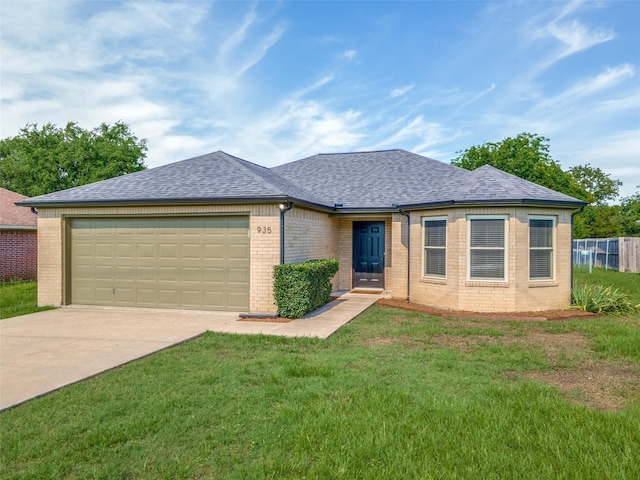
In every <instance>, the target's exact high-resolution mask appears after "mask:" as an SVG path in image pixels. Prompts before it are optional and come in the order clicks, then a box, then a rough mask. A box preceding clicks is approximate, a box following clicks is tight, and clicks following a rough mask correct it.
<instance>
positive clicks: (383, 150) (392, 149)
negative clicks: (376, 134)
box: [311, 148, 404, 157]
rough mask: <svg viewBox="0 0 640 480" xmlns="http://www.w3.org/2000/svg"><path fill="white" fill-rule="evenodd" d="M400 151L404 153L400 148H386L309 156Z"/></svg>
mask: <svg viewBox="0 0 640 480" xmlns="http://www.w3.org/2000/svg"><path fill="white" fill-rule="evenodd" d="M402 151H404V150H403V149H402V148H386V149H382V150H364V151H361V152H333V153H316V154H315V155H311V156H312V157H314V156H319V155H358V154H362V153H383V152H402Z"/></svg>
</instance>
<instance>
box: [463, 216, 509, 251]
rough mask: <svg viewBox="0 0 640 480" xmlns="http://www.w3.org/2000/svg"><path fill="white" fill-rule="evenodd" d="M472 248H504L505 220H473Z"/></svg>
mask: <svg viewBox="0 0 640 480" xmlns="http://www.w3.org/2000/svg"><path fill="white" fill-rule="evenodd" d="M471 247H504V220H502V219H499V218H495V219H494V218H491V219H484V218H483V219H479V218H476V219H471Z"/></svg>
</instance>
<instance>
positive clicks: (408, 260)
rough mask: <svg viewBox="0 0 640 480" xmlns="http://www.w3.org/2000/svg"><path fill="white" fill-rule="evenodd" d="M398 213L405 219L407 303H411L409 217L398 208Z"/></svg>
mask: <svg viewBox="0 0 640 480" xmlns="http://www.w3.org/2000/svg"><path fill="white" fill-rule="evenodd" d="M398 213H399V214H400V215H402V216H403V217H407V303H409V302H410V301H411V216H410V215H409V214H408V213H407V212H405V211H404V210H402V209H401V208H399V207H398Z"/></svg>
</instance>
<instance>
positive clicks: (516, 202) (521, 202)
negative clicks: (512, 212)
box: [398, 198, 588, 210]
mask: <svg viewBox="0 0 640 480" xmlns="http://www.w3.org/2000/svg"><path fill="white" fill-rule="evenodd" d="M480 205H481V206H489V207H490V206H500V207H505V206H513V207H520V206H528V207H536V206H538V207H547V208H580V207H584V206H586V205H588V203H587V202H583V201H581V200H575V201H571V200H567V201H564V200H545V199H530V198H523V199H511V200H449V201H445V202H428V203H413V204H407V205H398V208H401V209H403V210H419V209H433V208H442V207H467V206H468V207H477V206H480Z"/></svg>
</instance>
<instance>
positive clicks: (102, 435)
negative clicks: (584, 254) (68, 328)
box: [0, 271, 640, 479]
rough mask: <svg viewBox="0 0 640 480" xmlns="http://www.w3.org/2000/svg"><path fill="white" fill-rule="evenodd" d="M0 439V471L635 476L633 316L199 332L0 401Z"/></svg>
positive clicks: (638, 434)
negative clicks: (323, 333) (20, 399)
mask: <svg viewBox="0 0 640 480" xmlns="http://www.w3.org/2000/svg"><path fill="white" fill-rule="evenodd" d="M596 272H597V271H594V275H593V276H589V277H586V280H587V281H592V282H594V281H596V280H597V281H599V282H613V283H605V284H613V285H614V286H615V287H616V288H620V289H627V291H629V293H630V294H632V295H635V294H637V293H638V292H637V291H635V292H634V288H636V287H635V285H636V284H635V283H634V282H635V281H636V280H635V279H631V280H630V279H628V278H623V277H619V276H618V275H629V274H617V272H606V273H605V274H602V275H601V272H597V273H596ZM580 275H582V273H581V272H577V274H576V276H577V277H579V276H580ZM586 275H589V274H588V273H587V274H586ZM596 275H597V276H596ZM14 287H15V286H14ZM2 288H3V290H2V293H3V299H4V292H5V290H4V288H5V286H3V287H2ZM31 288H32V289H33V291H34V290H35V286H34V285H33V284H32V285H31ZM33 291H32V294H31V295H33ZM12 298H17V297H12ZM616 371H617V372H621V375H620V376H619V377H617V376H615V375H612V374H609V376H608V377H606V378H603V377H602V372H616ZM570 373H576V374H577V376H578V377H579V378H580V379H581V380H582V381H583V383H584V385H585V386H584V387H580V388H579V387H578V386H576V385H573V384H572V383H571V382H569V383H568V384H567V383H566V382H565V385H564V387H567V386H568V388H563V386H562V385H561V384H556V383H553V382H548V381H543V380H540V377H550V378H557V379H559V380H562V379H563V378H564V377H565V376H566V375H568V374H570ZM598 379H599V380H598ZM597 382H599V383H597ZM607 396H609V397H611V399H613V400H616V402H617V403H616V405H617V406H616V407H615V408H601V405H602V404H601V403H598V402H600V401H601V400H602V399H603V398H605V397H607ZM0 436H1V437H0V478H3V479H23V478H68V479H85V478H93V479H129V478H135V479H147V478H148V479H156V478H171V479H181V478H184V479H193V478H212V479H299V478H307V479H325V478H332V479H352V478H358V479H389V478H394V479H436V478H446V479H475V478H478V479H480V478H481V479H502V478H519V479H556V478H563V479H601V478H620V479H631V478H640V319H639V318H634V317H613V316H612V317H600V318H596V319H588V320H565V321H549V322H527V321H508V320H486V319H485V320H472V319H471V320H467V319H465V320H451V319H443V318H440V317H433V316H428V315H425V314H422V313H417V312H407V311H401V310H396V309H392V308H383V307H379V306H374V307H371V308H370V309H368V310H367V311H365V312H364V313H363V314H362V315H360V316H358V317H357V318H356V319H354V321H352V322H351V323H350V324H348V325H346V326H345V327H343V328H341V329H340V330H339V331H338V332H337V333H336V334H334V335H333V336H332V337H331V338H329V339H327V340H316V339H304V338H280V337H267V336H241V335H225V334H214V333H208V334H205V335H203V336H202V337H200V338H198V339H196V340H194V341H191V342H188V343H185V344H182V345H179V346H177V347H175V348H172V349H169V350H165V351H162V352H159V353H157V354H155V355H152V356H150V357H147V358H145V359H142V360H139V361H136V362H133V363H131V364H128V365H126V366H124V367H121V368H118V369H116V370H112V371H109V372H106V373H104V374H101V375H99V376H97V377H95V378H93V379H91V380H88V381H85V382H81V383H78V384H74V385H70V386H68V387H66V388H64V389H61V390H59V391H56V392H54V393H52V394H50V395H47V396H45V397H42V398H38V399H34V400H31V401H29V402H27V403H25V404H23V405H21V406H19V407H16V408H13V409H10V410H7V411H4V412H1V413H0Z"/></svg>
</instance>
